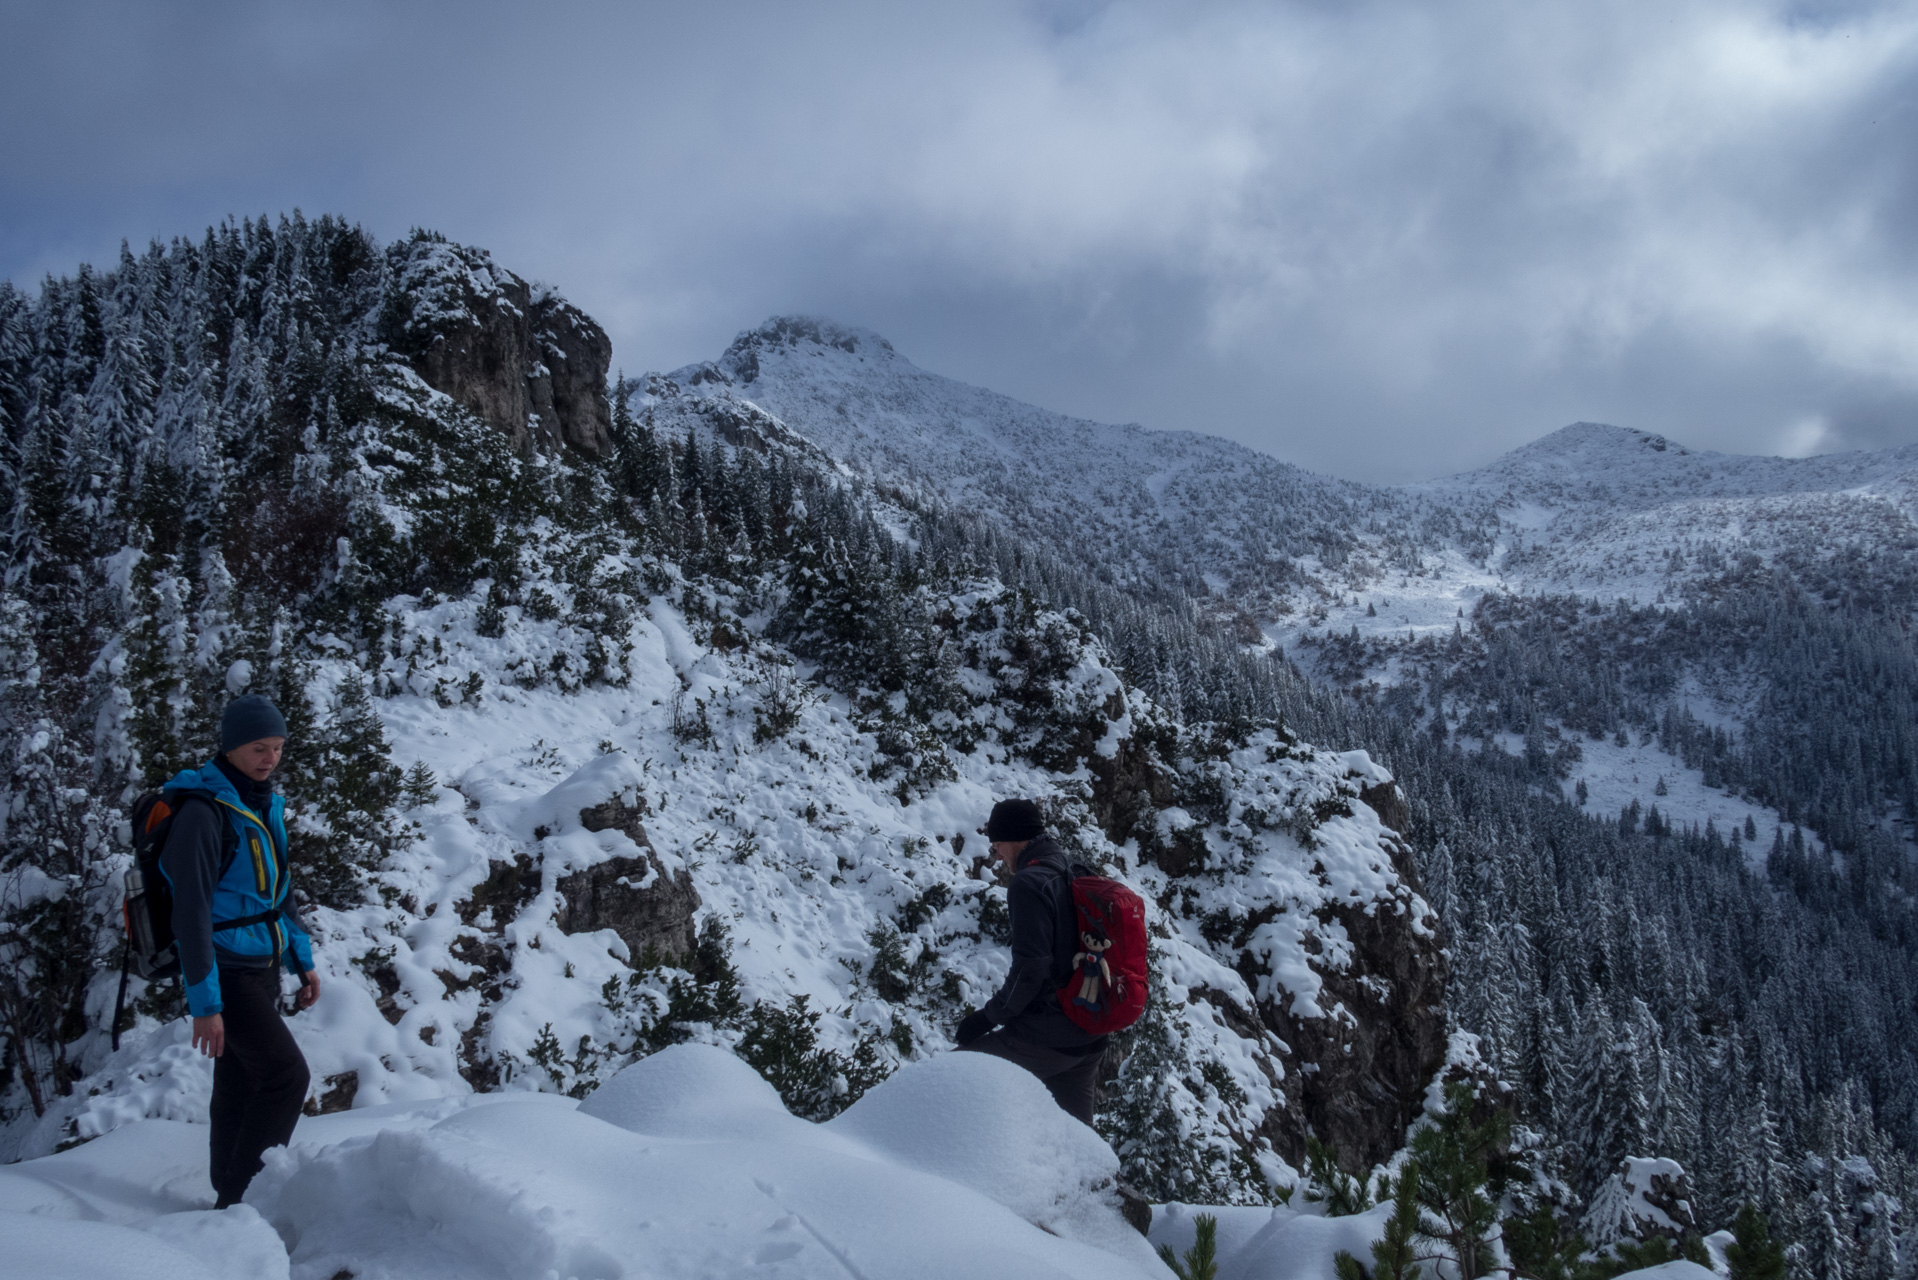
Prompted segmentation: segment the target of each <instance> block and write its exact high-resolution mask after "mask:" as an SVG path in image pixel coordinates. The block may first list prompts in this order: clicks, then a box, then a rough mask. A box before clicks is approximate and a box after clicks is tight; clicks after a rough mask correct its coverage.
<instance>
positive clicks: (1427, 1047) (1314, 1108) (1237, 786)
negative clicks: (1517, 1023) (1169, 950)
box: [1090, 735, 1448, 1171]
mask: <svg viewBox="0 0 1918 1280" xmlns="http://www.w3.org/2000/svg"><path fill="white" fill-rule="evenodd" d="M1163 745H1164V744H1154V745H1153V746H1151V747H1148V746H1147V744H1145V743H1142V742H1134V743H1129V744H1127V745H1126V746H1125V747H1124V748H1122V749H1121V750H1120V751H1118V752H1116V753H1115V754H1114V755H1113V756H1112V757H1110V758H1108V759H1107V760H1104V761H1099V762H1098V763H1097V765H1096V766H1095V767H1094V768H1093V769H1092V770H1091V773H1092V775H1093V779H1094V781H1093V786H1092V788H1091V791H1092V794H1091V797H1090V799H1091V804H1090V808H1091V811H1092V813H1093V815H1094V816H1095V818H1096V820H1097V821H1098V822H1099V823H1100V825H1101V827H1102V829H1103V830H1104V832H1105V834H1106V836H1107V838H1108V839H1110V840H1111V841H1112V842H1113V843H1114V844H1121V843H1135V842H1136V847H1137V848H1138V849H1139V851H1140V854H1141V856H1142V858H1143V859H1144V860H1145V861H1146V862H1147V863H1148V864H1149V865H1150V866H1152V867H1153V868H1156V870H1157V871H1159V872H1161V873H1163V875H1164V876H1165V877H1166V881H1165V884H1164V888H1163V890H1161V892H1160V894H1159V897H1160V901H1161V903H1162V904H1163V905H1167V906H1168V908H1169V909H1171V910H1175V911H1176V912H1177V914H1181V915H1184V916H1186V917H1187V918H1188V919H1193V918H1196V921H1197V924H1198V929H1197V932H1198V934H1199V935H1200V937H1201V938H1202V939H1203V941H1204V943H1205V944H1206V946H1207V949H1208V950H1209V951H1210V952H1211V955H1212V956H1213V957H1214V958H1215V959H1216V960H1217V961H1219V962H1220V963H1221V964H1222V965H1224V966H1225V967H1227V968H1229V969H1230V970H1231V971H1232V972H1233V973H1235V974H1236V975H1237V976H1238V977H1239V978H1240V979H1242V980H1243V984H1244V985H1243V986H1242V987H1236V989H1234V985H1233V984H1217V985H1214V984H1213V983H1206V984H1203V985H1195V986H1194V988H1193V989H1192V991H1191V996H1192V998H1193V999H1195V1000H1198V1001H1203V1002H1204V1003H1205V1004H1207V1005H1209V1006H1210V1007H1211V1009H1212V1010H1213V1011H1214V1012H1215V1013H1216V1015H1217V1016H1218V1018H1219V1019H1220V1020H1221V1021H1222V1022H1223V1024H1224V1025H1226V1026H1227V1027H1229V1028H1230V1029H1231V1031H1232V1032H1233V1033H1234V1034H1235V1035H1236V1036H1237V1037H1238V1038H1239V1039H1240V1040H1242V1041H1243V1042H1245V1043H1246V1044H1248V1045H1260V1046H1263V1048H1262V1049H1261V1055H1262V1056H1263V1055H1264V1054H1267V1053H1269V1054H1270V1057H1269V1059H1268V1063H1269V1065H1268V1066H1267V1067H1266V1068H1265V1070H1266V1072H1267V1075H1268V1078H1269V1079H1270V1081H1271V1086H1272V1089H1273V1091H1274V1092H1275V1093H1276V1094H1277V1095H1278V1096H1279V1097H1280V1098H1282V1099H1283V1104H1282V1105H1280V1106H1276V1107H1271V1108H1269V1109H1266V1110H1265V1111H1264V1114H1263V1115H1262V1117H1260V1119H1259V1121H1258V1123H1257V1125H1256V1129H1255V1130H1254V1131H1253V1132H1252V1133H1248V1134H1246V1135H1245V1136H1246V1137H1247V1138H1250V1139H1263V1140H1264V1141H1265V1142H1269V1143H1270V1144H1271V1147H1272V1149H1273V1150H1274V1151H1276V1152H1277V1153H1278V1154H1279V1155H1281V1156H1283V1157H1284V1158H1285V1159H1286V1160H1287V1161H1289V1162H1291V1163H1293V1164H1294V1165H1298V1164H1302V1163H1303V1160H1304V1155H1305V1139H1306V1137H1307V1135H1308V1134H1309V1135H1311V1136H1313V1137H1316V1138H1318V1139H1319V1140H1321V1141H1323V1142H1326V1143H1328V1144H1329V1145H1330V1146H1331V1147H1332V1148H1333V1149H1334V1151H1336V1152H1337V1154H1338V1156H1339V1159H1340V1162H1341V1163H1342V1164H1344V1165H1345V1166H1346V1167H1347V1168H1348V1169H1351V1170H1354V1171H1357V1170H1363V1169H1367V1168H1370V1167H1372V1166H1373V1165H1375V1164H1378V1163H1380V1162H1382V1161H1384V1160H1386V1159H1387V1158H1389V1157H1390V1156H1391V1154H1392V1153H1393V1152H1394V1151H1396V1150H1398V1148H1399V1147H1400V1146H1401V1145H1402V1144H1403V1143H1404V1141H1405V1132H1406V1127H1407V1126H1408V1125H1410V1124H1411V1122H1412V1121H1413V1120H1414V1119H1415V1118H1416V1117H1417V1116H1418V1115H1419V1113H1420V1110H1421V1108H1422V1107H1423V1105H1424V1102H1425V1091H1426V1088H1427V1086H1428V1085H1429V1084H1430V1083H1431V1081H1432V1080H1433V1078H1434V1076H1435V1075H1436V1073H1437V1072H1438V1071H1439V1070H1440V1069H1441V1067H1442V1066H1443V1065H1444V1062H1445V1053H1446V1016H1445V988H1446V981H1447V977H1448V966H1447V963H1446V957H1445V952H1444V950H1443V947H1442V939H1441V938H1440V936H1439V933H1438V920H1437V917H1436V916H1435V915H1434V914H1433V913H1432V911H1431V910H1430V908H1429V907H1428V906H1427V904H1426V903H1425V901H1424V899H1423V898H1422V897H1421V896H1420V894H1419V891H1418V878H1417V871H1416V867H1415V862H1414V858H1413V856H1412V850H1411V848H1410V847H1409V846H1408V845H1406V843H1405V842H1404V841H1403V839H1401V837H1400V836H1399V835H1398V830H1397V829H1398V828H1400V827H1402V826H1404V824H1405V822H1406V816H1407V810H1406V803H1405V798H1404V796H1403V795H1402V794H1401V793H1400V791H1399V789H1398V787H1397V785H1396V784H1395V783H1393V782H1392V781H1391V779H1390V778H1388V777H1386V776H1385V774H1384V771H1383V770H1381V769H1380V768H1379V767H1378V766H1377V765H1376V764H1374V763H1373V762H1372V761H1370V760H1369V759H1368V758H1366V757H1365V756H1364V755H1363V754H1362V753H1356V752H1355V753H1351V754H1349V755H1333V754H1330V753H1324V752H1318V751H1314V750H1313V749H1312V748H1309V747H1305V746H1303V745H1302V744H1294V743H1290V742H1287V741H1284V740H1282V739H1280V738H1278V737H1275V736H1270V735H1268V736H1267V737H1265V738H1264V739H1263V740H1255V741H1254V742H1250V743H1246V744H1243V745H1237V744H1224V743H1221V744H1218V745H1217V746H1215V747H1214V748H1212V750H1211V751H1205V750H1203V749H1202V750H1200V751H1198V752H1193V751H1192V750H1191V748H1192V746H1193V745H1195V744H1192V743H1186V744H1183V749H1180V750H1174V751H1170V752H1163V753H1162V751H1161V750H1160V749H1158V748H1160V747H1162V746H1163ZM1207 755H1211V757H1212V758H1211V759H1206V758H1205V757H1206V756H1207ZM1168 757H1169V758H1168ZM1287 846H1290V847H1291V848H1292V849H1295V850H1297V851H1298V852H1297V853H1293V854H1290V855H1289V856H1288V855H1287V854H1285V853H1284V852H1283V850H1284V849H1285V848H1286V847H1287ZM1301 854H1302V855H1303V856H1301ZM1146 883H1148V884H1150V883H1151V880H1150V879H1149V878H1148V879H1147V880H1146ZM1175 904H1176V905H1175ZM1301 955H1302V956H1303V957H1304V961H1305V962H1304V964H1299V963H1298V962H1297V961H1298V957H1300V956H1301Z"/></svg>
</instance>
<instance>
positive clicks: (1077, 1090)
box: [959, 1027, 1106, 1127]
mask: <svg viewBox="0 0 1918 1280" xmlns="http://www.w3.org/2000/svg"><path fill="white" fill-rule="evenodd" d="M959 1047H960V1049H962V1050H964V1051H967V1052H972V1053H989V1054H991V1055H992V1056H993V1057H995V1058H1004V1059H1005V1060H1006V1061H1007V1062H1011V1063H1016V1064H1017V1065H1019V1066H1022V1067H1024V1068H1025V1069H1026V1070H1027V1071H1030V1072H1031V1073H1032V1074H1033V1075H1035V1076H1038V1077H1039V1080H1040V1082H1041V1083H1042V1084H1044V1085H1045V1087H1046V1088H1047V1089H1048V1090H1050V1091H1051V1093H1052V1100H1053V1101H1054V1102H1056V1103H1058V1104H1059V1107H1060V1109H1061V1110H1063V1111H1064V1112H1065V1113H1066V1114H1067V1115H1069V1116H1073V1117H1075V1118H1077V1119H1079V1120H1082V1121H1084V1122H1085V1123H1086V1125H1087V1126H1088V1127H1090V1126H1091V1124H1092V1103H1093V1096H1094V1093H1095V1092H1096V1090H1097V1089H1098V1085H1099V1063H1100V1062H1102V1061H1103V1060H1104V1059H1105V1056H1106V1051H1105V1045H1104V1044H1100V1045H1098V1046H1096V1047H1094V1048H1092V1049H1090V1050H1082V1049H1052V1048H1048V1047H1047V1046H1045V1045H1041V1044H1033V1043H1032V1042H1031V1041H1029V1040H1024V1039H1021V1038H1020V1037H1019V1036H1016V1035H1010V1034H1008V1033H1007V1030H1006V1028H1004V1027H1000V1028H999V1029H998V1030H997V1031H988V1032H987V1033H986V1034H985V1035H982V1036H980V1037H979V1038H978V1039H977V1040H974V1041H973V1042H971V1043H970V1044H964V1045H961V1046H959Z"/></svg>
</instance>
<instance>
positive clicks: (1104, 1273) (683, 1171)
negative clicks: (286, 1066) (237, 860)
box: [0, 1045, 1162, 1280]
mask: <svg viewBox="0 0 1918 1280" xmlns="http://www.w3.org/2000/svg"><path fill="white" fill-rule="evenodd" d="M204 1168H205V1131H204V1130H202V1129H200V1128H198V1127H197V1126H193V1125H187V1124H181V1123H178V1122H169V1121H158V1120H150V1121H145V1122H142V1123H140V1124H137V1125H133V1126H129V1127H127V1128H124V1129H121V1130H119V1131H117V1132H115V1133H113V1134H111V1135H109V1136H107V1137H105V1138H103V1139H101V1140H100V1141H98V1142H96V1143H92V1144H88V1145H87V1146H83V1147H81V1148H79V1149H77V1150H74V1151H71V1152H67V1153H64V1154H61V1155H55V1156H49V1157H45V1158H43V1159H40V1160H34V1161H29V1162H26V1163H24V1164H19V1165H14V1166H10V1167H7V1168H4V1169H0V1231H3V1232H4V1234H5V1237H6V1240H7V1245H8V1255H9V1257H8V1264H7V1267H6V1271H7V1274H8V1275H11V1276H19V1277H22V1280H25V1278H26V1277H41V1276H45V1277H62V1278H63V1280H122V1277H124V1276H127V1275H129V1274H135V1273H136V1272H137V1273H138V1274H142V1275H150V1276H156V1277H163V1278H164V1280H173V1277H181V1278H182V1280H184V1278H185V1277H196V1278H198V1277H220V1278H222V1280H225V1278H228V1277H230V1278H232V1280H242V1278H245V1280H274V1278H276V1277H286V1276H288V1275H289V1274H290V1275H291V1276H292V1277H293V1280H308V1278H309V1277H312V1278H315V1280H330V1278H331V1277H334V1276H337V1275H340V1274H342V1273H346V1274H350V1275H352V1276H354V1277H356V1280H440V1278H442V1277H443V1278H444V1280H480V1278H482V1277H499V1280H527V1278H536V1277H542V1276H559V1277H596V1278H599V1280H614V1278H615V1277H622V1276H648V1277H679V1276H683V1277H709V1276H735V1275H754V1276H767V1277H811V1276H818V1277H834V1278H835V1280H837V1278H839V1277H844V1276H848V1275H853V1276H868V1277H878V1276H924V1277H937V1276H951V1277H955V1278H958V1277H974V1276H984V1275H995V1276H1032V1277H1039V1276H1060V1277H1085V1278H1086V1280H1094V1278H1095V1277H1115V1278H1116V1277H1127V1276H1150V1275H1154V1274H1162V1268H1161V1267H1160V1264H1159V1263H1158V1261H1157V1259H1156V1257H1155V1256H1154V1254H1153V1251H1152V1249H1151V1247H1150V1246H1149V1245H1148V1244H1147V1243H1146V1241H1145V1239H1144V1238H1143V1237H1141V1236H1140V1235H1139V1234H1138V1233H1137V1232H1136V1231H1134V1230H1133V1229H1132V1228H1131V1227H1130V1226H1129V1225H1127V1223H1126V1222H1125V1221H1124V1219H1123V1218H1122V1217H1121V1216H1120V1213H1119V1208H1118V1201H1117V1197H1116V1195H1115V1194H1114V1192H1113V1190H1112V1187H1113V1181H1114V1178H1115V1176H1116V1174H1117V1172H1118V1161H1117V1159H1116V1157H1114V1156H1113V1154H1112V1152H1111V1150H1110V1148H1108V1147H1107V1146H1106V1144H1105V1143H1104V1142H1103V1141H1102V1140H1101V1139H1100V1138H1099V1137H1098V1136H1097V1135H1096V1134H1094V1133H1093V1132H1092V1131H1091V1130H1089V1129H1087V1128H1085V1127H1084V1126H1083V1125H1081V1124H1079V1123H1078V1122H1077V1121H1076V1120H1073V1119H1072V1118H1070V1117H1069V1116H1067V1115H1065V1114H1064V1113H1063V1112H1061V1111H1060V1110H1059V1108H1058V1107H1057V1106H1056V1105H1055V1104H1054V1103H1053V1101H1052V1098H1051V1096H1050V1095H1049V1094H1047V1093H1046V1091H1045V1089H1044V1087H1043V1086H1041V1085H1040V1084H1039V1082H1038V1081H1037V1080H1035V1079H1034V1078H1033V1077H1032V1076H1030V1075H1028V1074H1027V1073H1026V1072H1024V1071H1022V1070H1020V1069H1019V1068H1017V1067H1013V1066H1011V1065H1009V1064H1007V1063H1005V1062H1002V1061H1000V1060H998V1059H996V1058H989V1057H986V1056H984V1055H973V1054H948V1055H944V1056H941V1057H938V1058H935V1059H931V1060H928V1061H925V1062H920V1063H915V1064H912V1065H911V1066H909V1067H907V1068H905V1069H903V1070H901V1071H900V1072H899V1073H898V1074H896V1075H894V1076H893V1077H892V1078H891V1079H890V1080H888V1081H887V1082H886V1083H884V1084H882V1085H880V1086H879V1087H878V1088H876V1089H874V1090H873V1091H872V1092H871V1093H870V1094H868V1095H867V1096H866V1097H865V1098H863V1099H861V1100H860V1101H859V1102H858V1103H856V1104H855V1105H854V1106H853V1107H852V1108H851V1109H850V1110H848V1111H846V1112H845V1113H844V1114H843V1115H841V1116H839V1117H838V1118H836V1119H834V1120H832V1121H830V1122H829V1123H826V1124H823V1125H815V1124H812V1123H809V1122H807V1121H805V1120H800V1119H797V1118H795V1117H794V1116H792V1115H791V1114H790V1113H789V1112H787V1110H786V1109H785V1107H784V1106H783V1105H782V1104H781V1102H780V1100H779V1097H778V1095H777V1094H776V1093H774V1092H773V1090H772V1088H771V1086H770V1085H768V1084H766V1082H765V1081H764V1080H761V1079H760V1078H759V1077H758V1076H757V1075H756V1074H754V1072H753V1070H752V1068H750V1067H748V1066H747V1065H745V1064H744V1063H743V1062H741V1061H739V1059H737V1058H735V1057H733V1056H732V1055H731V1054H729V1053H726V1052H725V1051H723V1050H720V1049H715V1048H712V1047H709V1046H705V1045H681V1046H677V1047H674V1048H670V1049H666V1050H664V1051H662V1052H660V1053H659V1054H656V1055H654V1056H653V1057H650V1058H647V1059H645V1060H643V1061H641V1062H639V1063H638V1064H636V1065H634V1066H632V1067H629V1068H627V1069H626V1070H625V1071H624V1072H622V1073H621V1074H620V1075H618V1076H615V1077H614V1078H613V1079H612V1080H611V1081H609V1082H608V1083H607V1084H606V1085H605V1086H604V1087H602V1088H601V1089H600V1090H599V1091H598V1092H597V1093H595V1094H593V1095H592V1096H591V1097H590V1098H588V1099H587V1101H586V1102H585V1103H584V1104H575V1103H574V1102H573V1101H572V1100H570V1099H564V1098H555V1097H552V1096H550V1095H542V1094H515V1095H493V1096H491V1097H484V1096H478V1097H470V1098H465V1099H458V1100H454V1099H446V1100H441V1101H437V1102H431V1103H424V1104H412V1105H399V1106H388V1107H382V1108H377V1109H371V1110H363V1111H356V1112H350V1113H347V1114H344V1115H339V1116H323V1117H319V1118H315V1119H309V1120H305V1121H302V1123H301V1125H300V1128H299V1131H298V1132H297V1133H296V1134H295V1138H294V1142H293V1145H292V1146H291V1148H289V1149H287V1150H285V1151H282V1152H276V1153H274V1155H273V1156H272V1158H271V1161H270V1164H269V1167H268V1169H267V1170H266V1172H264V1173H263V1174H262V1175H261V1176H260V1178H259V1179H258V1180H257V1181H256V1182H255V1184H254V1186H253V1188H252V1189H251V1190H250V1191H249V1193H248V1197H247V1202H246V1204H244V1205H242V1206H240V1207H237V1208H235V1209H233V1210H229V1211H226V1212H220V1213H216V1212H212V1211H210V1210H208V1209H207V1207H206V1206H208V1205H209V1204H210V1203H211V1201H212V1190H211V1188H210V1187H209V1186H208V1185H207V1183H206V1179H205V1176H204Z"/></svg>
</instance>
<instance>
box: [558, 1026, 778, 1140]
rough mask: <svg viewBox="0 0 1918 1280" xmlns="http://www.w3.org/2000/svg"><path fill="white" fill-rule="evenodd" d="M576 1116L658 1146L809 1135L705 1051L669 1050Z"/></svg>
mask: <svg viewBox="0 0 1918 1280" xmlns="http://www.w3.org/2000/svg"><path fill="white" fill-rule="evenodd" d="M579 1110H580V1114H581V1115H588V1116H592V1117H594V1118H595V1119H599V1120H604V1121H605V1122H606V1123H607V1124H610V1125H616V1126H618V1127H619V1128H621V1129H626V1130H629V1131H631V1132H633V1133H644V1134H651V1135H653V1136H655V1137H661V1138H745V1139H749V1140H750V1139H774V1138H781V1137H784V1138H794V1137H799V1138H803V1137H804V1136H805V1135H807V1134H808V1133H810V1132H811V1131H812V1130H813V1129H814V1127H815V1126H813V1125H812V1124H810V1123H809V1122H807V1121H805V1120H801V1119H800V1118H799V1117H798V1116H795V1115H794V1114H793V1113H792V1112H790V1111H788V1110H786V1104H785V1103H783V1102H781V1101H780V1100H779V1092H778V1090H776V1089H774V1088H773V1087H772V1086H771V1085H769V1084H767V1083H766V1081H765V1078H764V1077H762V1076H761V1075H760V1074H759V1073H758V1072H757V1071H754V1070H753V1069H752V1068H751V1067H750V1066H748V1065H747V1064H746V1063H744V1062H742V1061H741V1060H740V1059H738V1058H737V1057H734V1056H733V1055H732V1054H730V1053H728V1052H726V1051H725V1050H724V1049H716V1048H714V1047H713V1046H712V1045H709V1044H678V1045H673V1046H672V1047H670V1048H667V1049H662V1050H660V1051H659V1052H658V1053H655V1054H653V1055H651V1056H650V1057H645V1058H641V1059H640V1060H639V1061H638V1062H635V1063H634V1064H633V1065H632V1066H630V1067H627V1068H625V1069H624V1070H622V1071H620V1072H619V1073H618V1074H617V1075H615V1076H614V1077H613V1078H612V1079H611V1080H608V1081H607V1082H606V1083H605V1084H603V1085H601V1086H600V1087H599V1088H598V1089H595V1090H594V1091H593V1092H592V1094H591V1095H589V1096H588V1097H587V1099H586V1101H584V1102H582V1103H580V1104H579Z"/></svg>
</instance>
